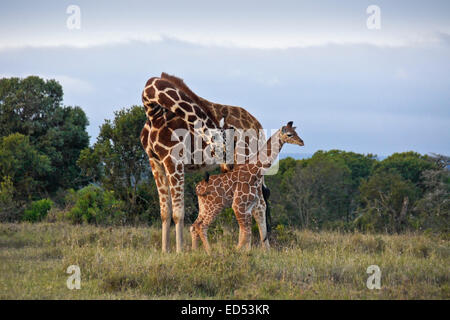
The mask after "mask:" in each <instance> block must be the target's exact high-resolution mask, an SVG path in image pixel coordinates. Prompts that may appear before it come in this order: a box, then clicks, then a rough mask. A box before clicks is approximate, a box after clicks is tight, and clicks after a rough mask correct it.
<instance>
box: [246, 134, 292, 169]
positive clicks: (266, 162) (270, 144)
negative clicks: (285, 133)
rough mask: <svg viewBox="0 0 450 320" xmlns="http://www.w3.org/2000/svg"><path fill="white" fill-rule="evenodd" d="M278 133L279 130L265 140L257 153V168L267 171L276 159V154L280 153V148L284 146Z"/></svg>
mask: <svg viewBox="0 0 450 320" xmlns="http://www.w3.org/2000/svg"><path fill="white" fill-rule="evenodd" d="M280 133H281V130H277V131H276V132H275V133H274V134H273V135H272V136H271V137H270V138H269V140H267V142H266V144H265V145H264V146H263V148H262V150H260V151H259V153H258V156H259V157H258V161H257V162H256V164H257V166H258V167H260V168H264V169H268V168H270V167H271V166H272V164H273V163H274V162H275V160H276V159H277V157H278V154H279V153H280V151H281V148H282V147H283V144H284V142H283V141H282V140H281V139H280ZM250 162H252V161H250Z"/></svg>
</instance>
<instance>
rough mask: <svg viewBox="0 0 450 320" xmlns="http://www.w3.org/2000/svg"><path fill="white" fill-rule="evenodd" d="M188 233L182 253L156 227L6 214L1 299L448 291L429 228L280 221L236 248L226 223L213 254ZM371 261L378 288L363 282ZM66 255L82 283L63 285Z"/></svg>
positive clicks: (441, 248)
mask: <svg viewBox="0 0 450 320" xmlns="http://www.w3.org/2000/svg"><path fill="white" fill-rule="evenodd" d="M172 232H174V231H172ZM185 238H186V252H185V253H182V254H176V253H168V254H162V253H161V252H160V230H159V229H158V228H156V227H152V228H145V227H114V228H106V227H94V226H80V225H78V226H73V225H69V224H63V223H39V224H25V223H24V224H0V299H449V298H450V290H449V265H450V264H449V262H450V243H449V240H448V239H444V238H440V237H436V236H432V235H423V234H405V235H364V234H343V233H337V232H317V233H316V232H311V231H294V230H278V232H277V233H276V234H275V235H274V237H273V239H272V244H273V248H272V249H271V250H270V251H263V250H261V249H260V248H259V246H255V247H254V248H253V249H252V250H251V251H250V252H239V251H236V250H235V249H234V245H235V244H236V243H237V232H235V231H233V232H231V231H229V230H224V231H221V232H218V231H216V232H215V233H214V234H212V236H211V240H212V241H211V242H212V244H213V254H212V255H211V256H207V255H206V254H205V253H204V252H203V250H200V251H197V252H191V251H190V250H189V246H190V237H189V233H188V231H187V228H186V230H185ZM254 240H255V241H256V238H255V237H254ZM171 244H172V245H174V239H172V242H171ZM373 264H375V265H378V266H379V267H380V268H381V272H382V276H381V289H380V290H376V289H375V290H369V289H368V288H367V287H366V281H367V278H368V276H369V275H368V274H367V273H366V269H367V267H368V266H369V265H373ZM69 265H78V266H79V267H80V269H81V289H80V290H69V289H68V288H67V286H66V280H67V278H68V276H69V275H68V274H66V269H67V267H68V266H69Z"/></svg>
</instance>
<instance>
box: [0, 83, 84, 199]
mask: <svg viewBox="0 0 450 320" xmlns="http://www.w3.org/2000/svg"><path fill="white" fill-rule="evenodd" d="M62 99H63V90H62V87H61V85H60V84H59V83H58V82H57V81H55V80H46V81H45V80H43V79H41V78H39V77H36V76H30V77H27V78H25V79H19V78H3V79H0V136H1V137H5V136H8V135H11V134H13V133H20V134H22V135H24V136H27V137H29V142H30V144H31V145H32V146H33V147H34V148H35V149H36V150H37V151H38V152H40V153H42V154H44V155H46V156H47V157H48V158H49V160H50V162H51V167H52V170H50V171H48V172H47V177H46V179H45V181H46V183H45V187H46V191H48V192H54V191H56V190H57V189H58V188H68V187H76V186H79V185H80V183H81V181H80V180H79V179H78V177H79V168H78V167H77V166H76V160H77V159H78V157H79V153H80V151H81V150H82V149H84V148H85V147H87V146H88V144H89V136H88V134H87V132H86V127H87V125H88V120H87V117H86V115H85V113H84V111H83V110H82V109H81V108H79V107H63V106H62Z"/></svg>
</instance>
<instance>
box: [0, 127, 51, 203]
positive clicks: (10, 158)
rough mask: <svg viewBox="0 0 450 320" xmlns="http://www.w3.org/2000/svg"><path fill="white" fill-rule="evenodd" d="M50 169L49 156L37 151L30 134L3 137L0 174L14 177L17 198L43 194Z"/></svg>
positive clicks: (28, 198) (29, 197)
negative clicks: (28, 135)
mask: <svg viewBox="0 0 450 320" xmlns="http://www.w3.org/2000/svg"><path fill="white" fill-rule="evenodd" d="M51 172H52V167H51V164H50V159H49V158H48V157H47V156H46V155H44V154H42V153H41V152H39V151H38V150H36V148H35V147H34V146H32V145H31V143H30V141H29V138H28V137H27V136H24V135H22V134H20V133H14V134H11V135H9V136H6V137H3V138H1V140H0V177H2V178H3V179H4V180H5V181H6V180H7V179H11V181H12V183H13V188H14V198H15V199H16V200H17V201H26V200H31V199H33V198H36V197H42V196H44V195H45V193H46V187H47V184H48V181H47V180H46V177H47V176H48V175H49V174H50V173H51ZM6 177H9V178H6Z"/></svg>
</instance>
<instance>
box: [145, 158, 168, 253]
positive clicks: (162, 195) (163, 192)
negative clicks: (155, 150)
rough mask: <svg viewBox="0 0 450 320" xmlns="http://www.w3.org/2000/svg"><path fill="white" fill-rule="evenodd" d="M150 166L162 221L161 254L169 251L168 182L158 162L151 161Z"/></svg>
mask: <svg viewBox="0 0 450 320" xmlns="http://www.w3.org/2000/svg"><path fill="white" fill-rule="evenodd" d="M150 166H151V168H152V172H153V176H154V178H155V183H156V187H157V188H158V196H159V207H160V213H161V221H162V236H161V238H162V239H161V250H162V252H167V251H168V250H169V238H170V237H169V231H170V222H171V220H172V201H171V197H170V193H169V182H168V179H167V176H166V173H165V171H164V168H163V166H162V165H161V164H160V163H159V162H157V161H155V160H152V159H151V160H150Z"/></svg>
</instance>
